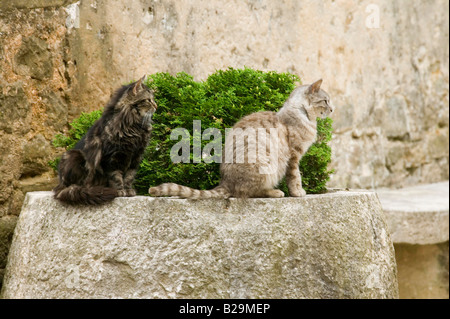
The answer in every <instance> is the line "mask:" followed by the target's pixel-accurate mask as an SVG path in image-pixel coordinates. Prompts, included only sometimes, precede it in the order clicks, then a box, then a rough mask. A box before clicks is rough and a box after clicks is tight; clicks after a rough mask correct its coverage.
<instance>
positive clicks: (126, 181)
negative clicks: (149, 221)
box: [123, 168, 137, 197]
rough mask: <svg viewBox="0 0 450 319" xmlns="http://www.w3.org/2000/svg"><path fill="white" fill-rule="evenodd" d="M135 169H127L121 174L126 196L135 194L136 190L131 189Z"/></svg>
mask: <svg viewBox="0 0 450 319" xmlns="http://www.w3.org/2000/svg"><path fill="white" fill-rule="evenodd" d="M136 172H137V169H136V168H130V169H128V170H127V171H126V172H125V174H124V176H123V186H124V188H125V192H126V194H127V195H126V196H129V197H133V196H136V191H135V190H134V189H133V182H134V177H135V176H136Z"/></svg>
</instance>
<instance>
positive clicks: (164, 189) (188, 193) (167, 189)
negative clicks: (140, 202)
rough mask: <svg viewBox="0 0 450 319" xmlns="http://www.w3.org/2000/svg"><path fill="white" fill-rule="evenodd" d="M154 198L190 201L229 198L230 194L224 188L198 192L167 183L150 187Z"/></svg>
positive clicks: (218, 187)
mask: <svg viewBox="0 0 450 319" xmlns="http://www.w3.org/2000/svg"><path fill="white" fill-rule="evenodd" d="M148 192H149V194H150V195H152V196H156V197H159V196H178V197H181V198H189V199H205V198H228V197H230V193H229V192H228V191H227V190H226V189H225V188H224V187H222V186H217V187H216V188H214V189H211V190H198V189H193V188H190V187H187V186H182V185H178V184H174V183H165V184H161V185H159V186H155V187H150V188H149V190H148Z"/></svg>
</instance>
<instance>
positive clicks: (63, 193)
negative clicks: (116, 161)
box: [53, 149, 119, 205]
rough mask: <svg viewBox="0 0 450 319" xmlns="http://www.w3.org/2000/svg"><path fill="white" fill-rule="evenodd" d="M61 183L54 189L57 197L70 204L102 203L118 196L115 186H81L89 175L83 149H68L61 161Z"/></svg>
mask: <svg viewBox="0 0 450 319" xmlns="http://www.w3.org/2000/svg"><path fill="white" fill-rule="evenodd" d="M58 171H59V185H58V186H56V187H55V188H54V189H53V192H54V194H55V198H56V199H58V200H60V201H62V202H66V203H68V204H73V205H76V204H82V205H100V204H103V203H106V202H110V201H112V200H113V199H114V198H116V197H118V196H119V195H118V192H117V190H116V189H114V188H110V187H106V186H90V185H86V186H80V184H81V185H85V184H86V183H85V182H84V181H85V180H86V178H87V175H88V170H87V168H86V158H85V155H84V153H83V152H82V151H81V150H77V149H73V150H70V151H67V152H66V153H65V154H64V155H63V156H62V158H61V161H60V162H59V167H58Z"/></svg>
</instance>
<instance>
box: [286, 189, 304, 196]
mask: <svg viewBox="0 0 450 319" xmlns="http://www.w3.org/2000/svg"><path fill="white" fill-rule="evenodd" d="M289 195H291V196H292V197H303V196H306V191H305V190H304V189H303V188H300V189H294V190H290V191H289Z"/></svg>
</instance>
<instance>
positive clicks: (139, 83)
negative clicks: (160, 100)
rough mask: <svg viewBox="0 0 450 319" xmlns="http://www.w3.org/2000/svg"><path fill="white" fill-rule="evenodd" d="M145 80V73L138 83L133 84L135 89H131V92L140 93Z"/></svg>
mask: <svg viewBox="0 0 450 319" xmlns="http://www.w3.org/2000/svg"><path fill="white" fill-rule="evenodd" d="M144 80H145V75H144V76H143V77H142V78H140V79H139V80H138V81H137V82H136V84H135V85H134V86H133V90H132V91H131V92H132V93H133V95H136V94H138V93H139V91H141V90H142V89H143V86H142V85H143V82H144Z"/></svg>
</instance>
